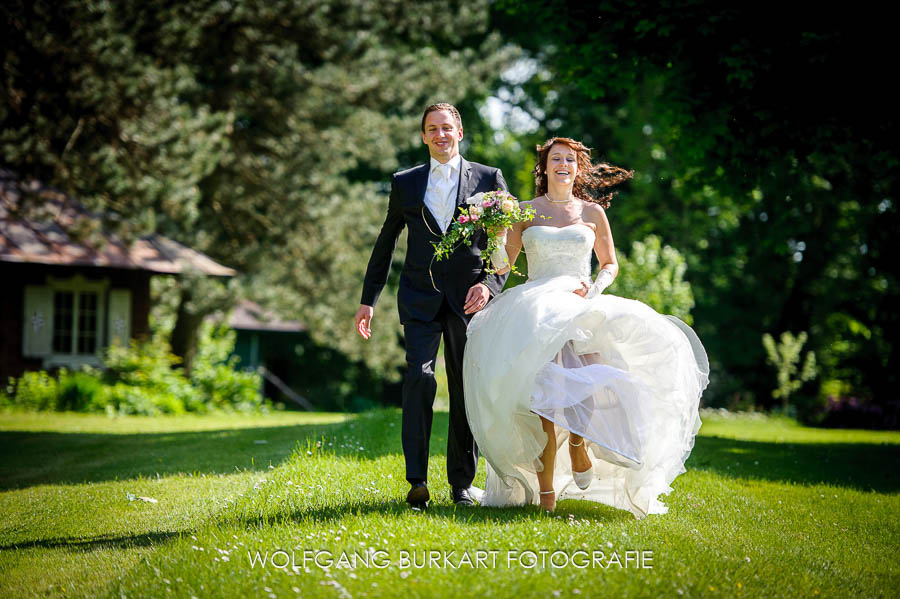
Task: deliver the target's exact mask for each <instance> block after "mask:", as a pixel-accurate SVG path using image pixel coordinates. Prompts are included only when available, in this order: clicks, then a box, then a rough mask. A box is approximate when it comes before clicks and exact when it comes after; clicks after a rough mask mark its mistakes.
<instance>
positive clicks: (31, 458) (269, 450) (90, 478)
mask: <svg viewBox="0 0 900 599" xmlns="http://www.w3.org/2000/svg"><path fill="white" fill-rule="evenodd" d="M342 426H346V425H345V424H344V423H338V424H315V425H302V426H277V427H257V428H244V429H228V430H215V431H202V432H177V433H168V432H163V433H146V434H126V435H122V434H93V433H57V432H38V433H34V432H19V431H3V432H0V490H2V491H7V490H11V489H19V488H24V487H29V486H33V485H40V484H78V483H84V482H103V481H111V480H127V479H132V478H138V477H156V476H169V475H173V474H178V473H195V474H232V473H234V472H243V471H248V470H249V471H264V470H268V469H269V465H270V464H272V465H274V466H277V465H278V464H280V463H281V462H283V461H284V460H285V459H287V458H289V457H290V456H291V454H292V453H293V451H294V450H295V449H296V448H297V447H298V444H299V445H300V447H301V448H304V447H306V443H307V440H310V441H311V442H313V443H314V442H315V440H316V439H321V438H323V437H326V438H332V437H335V436H336V435H337V434H338V433H339V431H341V427H342Z"/></svg>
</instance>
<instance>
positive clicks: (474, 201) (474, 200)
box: [466, 193, 484, 206]
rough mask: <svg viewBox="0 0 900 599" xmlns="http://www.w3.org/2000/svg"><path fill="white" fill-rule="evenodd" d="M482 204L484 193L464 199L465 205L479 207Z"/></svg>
mask: <svg viewBox="0 0 900 599" xmlns="http://www.w3.org/2000/svg"><path fill="white" fill-rule="evenodd" d="M483 203H484V193H476V194H475V195H473V196H471V197H469V198H466V204H470V205H474V206H481V204H483Z"/></svg>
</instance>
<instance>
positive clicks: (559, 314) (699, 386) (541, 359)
mask: <svg viewBox="0 0 900 599" xmlns="http://www.w3.org/2000/svg"><path fill="white" fill-rule="evenodd" d="M534 175H535V184H536V190H537V191H536V195H537V197H536V198H535V199H534V200H532V202H530V204H531V206H532V207H533V208H534V209H535V211H536V214H537V216H536V218H535V219H534V220H533V221H531V222H528V223H518V224H517V225H516V226H515V227H513V228H512V229H509V230H508V231H507V241H506V245H505V248H502V249H501V250H498V251H497V252H495V254H494V256H492V261H493V262H494V264H495V267H498V268H499V267H508V264H511V263H515V260H516V257H517V256H518V254H519V252H520V251H521V250H524V251H525V254H526V257H527V260H528V281H527V282H525V283H523V284H522V285H519V286H517V287H513V288H511V289H508V290H506V291H505V292H503V293H502V294H500V295H499V296H498V297H497V298H496V299H494V300H493V301H492V302H490V303H489V304H488V306H487V308H485V309H484V310H482V311H481V312H479V313H477V314H476V315H475V317H474V318H473V319H472V321H471V322H470V324H469V328H468V331H467V335H468V341H467V343H466V352H465V357H464V375H463V381H464V386H465V401H466V412H467V415H468V419H469V424H470V426H471V428H472V433H473V434H474V436H475V440H476V442H477V444H478V447H479V449H480V451H481V453H482V455H484V457H485V460H486V461H487V483H486V485H485V487H486V488H485V493H484V496H483V498H482V501H481V503H482V505H488V506H509V505H524V504H535V503H539V504H540V505H541V507H542V508H544V509H546V510H548V511H553V509H554V508H555V507H556V500H557V499H564V498H576V499H588V500H592V501H598V502H602V503H605V504H608V505H611V506H614V507H617V508H621V509H626V510H629V511H631V513H632V514H634V515H635V517H637V518H643V517H644V516H646V515H647V514H662V513H665V512H666V510H667V508H666V506H665V505H663V504H662V503H661V502H660V501H659V499H658V497H659V495H660V494H664V493H669V492H670V491H671V490H672V488H671V487H670V486H669V485H670V484H671V482H672V481H673V479H674V478H675V477H676V476H678V474H680V473H682V472H684V462H685V460H686V459H687V458H688V456H689V455H690V452H691V448H692V447H693V444H694V436H695V435H696V434H697V431H698V430H699V428H700V417H699V413H698V407H699V400H700V394H701V393H702V392H703V389H704V388H705V387H706V384H707V380H708V373H709V364H708V362H707V359H706V353H705V352H704V350H703V346H702V345H701V344H700V341H699V340H698V339H697V336H696V335H695V334H694V332H693V331H692V330H691V329H690V328H689V327H688V326H687V325H686V324H684V323H683V322H681V321H680V320H678V319H677V318H675V317H672V316H663V315H660V314H658V313H657V312H655V311H654V310H653V309H651V308H650V307H648V306H646V305H645V304H642V303H641V302H638V301H634V300H629V299H625V298H620V297H616V296H614V295H601V293H602V292H603V290H604V289H605V288H606V287H608V286H609V285H610V284H611V283H612V282H613V280H614V279H615V277H616V275H617V274H618V264H617V262H616V254H615V248H614V246H613V239H612V233H611V232H610V228H609V222H608V221H607V219H606V214H605V212H604V208H606V207H608V206H609V200H610V199H611V198H612V196H613V193H612V192H611V191H610V188H611V187H612V186H614V185H617V184H619V183H621V182H623V181H625V180H627V179H629V178H630V177H631V176H632V173H631V172H629V171H625V170H623V169H620V168H617V167H614V166H610V165H607V164H598V165H593V164H591V159H590V150H589V149H588V148H587V147H586V146H584V145H583V144H581V143H580V142H578V141H575V140H573V139H569V138H553V139H551V140H549V141H547V142H546V143H545V144H544V145H543V146H540V147H539V148H538V161H537V165H536V166H535V168H534ZM591 194H593V195H595V196H599V197H598V198H596V199H594V198H592V197H591ZM523 203H524V204H528V203H526V202H523ZM591 250H593V252H594V254H596V256H597V258H598V260H599V262H600V272H599V274H598V275H597V278H596V280H594V281H593V282H591V281H590V267H591ZM563 444H566V445H567V447H568V449H567V450H566V451H561V450H559V449H560V448H561V446H562V445H563Z"/></svg>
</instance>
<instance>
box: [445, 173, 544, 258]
mask: <svg viewBox="0 0 900 599" xmlns="http://www.w3.org/2000/svg"><path fill="white" fill-rule="evenodd" d="M466 204H467V205H468V208H461V209H460V212H461V213H462V214H460V215H459V218H457V219H456V220H455V221H454V222H453V223H452V224H451V225H450V228H449V229H447V232H446V233H444V236H443V237H442V238H441V240H440V241H439V242H438V243H432V244H431V245H433V246H434V256H435V258H436V259H437V260H443V259H444V258H448V257H449V256H450V254H451V253H452V252H453V250H454V249H456V248H457V247H458V246H459V244H460V243H464V244H466V245H467V246H471V245H472V236H473V234H474V233H475V231H477V230H478V229H484V230H485V231H487V233H488V246H487V249H484V250H482V251H481V258H482V259H483V260H484V261H485V262H486V263H487V267H486V268H485V270H487V271H488V272H489V273H492V274H493V273H495V272H497V271H496V270H494V269H493V267H492V265H491V254H492V253H493V252H494V250H496V249H498V248H500V247H501V246H502V245H503V244H504V243H505V237H504V238H501V235H502V234H503V232H504V231H505V230H506V229H508V228H509V227H511V226H512V225H513V224H514V223H517V222H522V221H529V220H532V219H533V218H534V208H531V207H530V206H529V207H526V208H523V207H521V206H519V201H518V200H517V199H516V198H514V197H513V196H511V195H510V194H509V193H507V192H505V191H500V190H499V189H498V190H497V191H488V192H486V193H476V194H475V195H473V196H472V197H470V198H468V199H466ZM509 267H510V271H511V272H514V273H516V274H518V271H517V270H516V267H515V266H514V265H512V264H510V265H509Z"/></svg>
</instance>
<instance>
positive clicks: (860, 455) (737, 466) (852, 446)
mask: <svg viewBox="0 0 900 599" xmlns="http://www.w3.org/2000/svg"><path fill="white" fill-rule="evenodd" d="M898 462H900V445H876V444H866V443H764V442H760V441H739V440H735V439H725V438H721V437H697V439H696V442H695V445H694V450H693V452H691V457H690V459H689V460H688V462H687V464H686V465H685V467H686V468H687V469H688V470H692V469H694V470H705V471H708V472H714V473H715V474H718V475H722V476H728V477H732V478H743V479H748V480H765V481H772V482H779V483H795V484H801V485H817V484H829V485H834V486H836V487H845V488H850V489H857V490H860V491H876V492H879V493H895V492H897V491H900V470H898V469H897V464H898Z"/></svg>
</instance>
